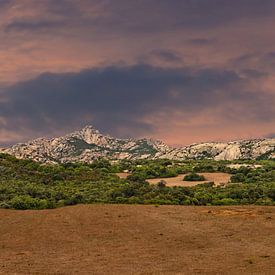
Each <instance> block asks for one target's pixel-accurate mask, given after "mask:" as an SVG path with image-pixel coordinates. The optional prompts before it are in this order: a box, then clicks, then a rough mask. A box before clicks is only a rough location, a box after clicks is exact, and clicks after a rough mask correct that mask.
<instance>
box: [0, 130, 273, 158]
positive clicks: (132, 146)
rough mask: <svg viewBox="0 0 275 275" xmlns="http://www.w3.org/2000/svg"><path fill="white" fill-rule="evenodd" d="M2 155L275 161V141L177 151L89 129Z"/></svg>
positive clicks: (5, 150) (212, 144) (7, 150)
mask: <svg viewBox="0 0 275 275" xmlns="http://www.w3.org/2000/svg"><path fill="white" fill-rule="evenodd" d="M0 152H2V153H7V154H10V155H13V156H15V157H17V158H21V159H24V158H26V159H32V160H35V161H39V162H45V163H67V162H86V163H91V162H92V161H93V160H95V159H98V158H100V157H103V158H107V159H110V160H115V159H118V160H119V159H128V160H137V159H159V158H167V159H171V160H185V159H215V160H234V159H272V158H275V139H255V140H243V141H232V142H228V143H226V142H206V143H199V144H192V145H189V146H185V147H180V148H173V147H170V146H168V145H166V144H164V143H163V142H161V141H154V140H151V139H118V138H113V137H110V136H108V135H103V134H101V133H100V132H99V131H98V130H96V129H95V128H93V127H92V126H87V127H85V128H83V129H82V130H80V131H76V132H74V133H71V134H68V135H66V136H64V137H58V138H53V139H49V140H48V139H44V138H39V139H36V140H33V141H30V142H27V143H19V144H16V145H14V146H11V147H9V148H3V149H0Z"/></svg>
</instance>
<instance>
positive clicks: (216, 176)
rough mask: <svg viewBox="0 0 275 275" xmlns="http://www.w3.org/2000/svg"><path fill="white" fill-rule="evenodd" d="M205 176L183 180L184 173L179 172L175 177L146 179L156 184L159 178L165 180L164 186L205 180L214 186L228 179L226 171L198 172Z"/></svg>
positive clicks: (194, 183) (191, 183) (196, 183)
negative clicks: (199, 178)
mask: <svg viewBox="0 0 275 275" xmlns="http://www.w3.org/2000/svg"><path fill="white" fill-rule="evenodd" d="M198 174H200V175H203V176H204V177H205V179H206V180H205V181H183V178H184V176H185V175H186V174H180V175H178V176H177V177H172V178H156V179H148V180H147V181H148V182H149V183H150V184H157V183H158V182H160V181H161V180H164V181H166V183H167V184H166V186H187V187H188V186H195V185H198V184H202V183H206V182H210V181H212V182H214V183H215V185H216V186H218V185H221V184H227V183H228V182H229V181H230V177H231V175H230V174H227V173H198Z"/></svg>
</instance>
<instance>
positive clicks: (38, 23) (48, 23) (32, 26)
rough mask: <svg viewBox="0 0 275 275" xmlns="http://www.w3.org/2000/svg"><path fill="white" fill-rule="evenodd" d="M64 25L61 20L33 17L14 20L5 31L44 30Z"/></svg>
mask: <svg viewBox="0 0 275 275" xmlns="http://www.w3.org/2000/svg"><path fill="white" fill-rule="evenodd" d="M62 25H63V22H62V21H60V20H58V21H57V20H39V19H32V20H19V21H13V22H11V23H10V24H8V25H6V26H5V28H4V31H5V32H12V31H16V32H22V31H32V32H36V31H39V32H40V31H42V30H44V31H45V30H49V29H55V28H57V27H60V26H62Z"/></svg>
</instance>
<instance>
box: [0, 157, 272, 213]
mask: <svg viewBox="0 0 275 275" xmlns="http://www.w3.org/2000/svg"><path fill="white" fill-rule="evenodd" d="M232 163H245V164H258V165H261V166H260V167H257V168H252V167H240V168H239V169H232V168H229V167H228V164H232ZM126 170H127V171H129V172H130V175H129V176H128V177H127V178H125V179H123V178H119V177H118V176H117V175H116V173H119V172H123V171H126ZM201 172H211V173H215V172H226V173H230V174H232V175H231V183H229V184H225V185H224V186H214V183H213V182H208V183H202V184H198V185H196V186H193V187H182V186H174V187H167V186H166V184H165V181H160V182H159V183H158V184H155V185H150V184H149V183H148V182H147V181H146V179H149V178H165V177H173V176H177V175H178V174H183V173H185V174H190V177H189V179H190V180H193V178H194V176H195V175H196V173H201ZM187 178H188V177H187ZM195 178H196V176H195ZM274 201H275V161H274V160H259V161H251V160H247V161H235V162H229V161H212V160H198V161H195V160H188V161H181V162H175V161H170V160H164V159H160V160H138V161H119V162H113V163H112V164H111V163H110V162H109V161H107V160H104V159H99V160H97V161H95V162H94V163H92V164H83V163H67V164H58V165H45V164H40V163H37V162H33V161H31V160H19V159H16V158H14V157H12V156H10V155H6V154H0V208H12V209H46V208H57V207H61V206H66V205H75V204H91V203H113V204H115V203H120V204H121V203H122V204H123V203H125V204H175V205H247V204H257V205H274V204H275V202H274Z"/></svg>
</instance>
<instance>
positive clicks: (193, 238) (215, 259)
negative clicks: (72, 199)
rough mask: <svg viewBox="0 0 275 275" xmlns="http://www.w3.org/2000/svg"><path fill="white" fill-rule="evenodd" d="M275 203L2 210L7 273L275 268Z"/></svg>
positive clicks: (1, 264) (0, 254) (0, 237)
mask: <svg viewBox="0 0 275 275" xmlns="http://www.w3.org/2000/svg"><path fill="white" fill-rule="evenodd" d="M274 220H275V208H274V207H254V206H249V207H191V206H159V207H155V206H142V205H137V206H136V205H79V206H74V207H66V208H60V209H55V210H42V211H14V210H0V274H77V273H79V274H133V273H134V274H196V273H197V274H198V273H201V274H252V273H253V274H274V273H275V247H274V244H275V233H274V232H275V222H274Z"/></svg>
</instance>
